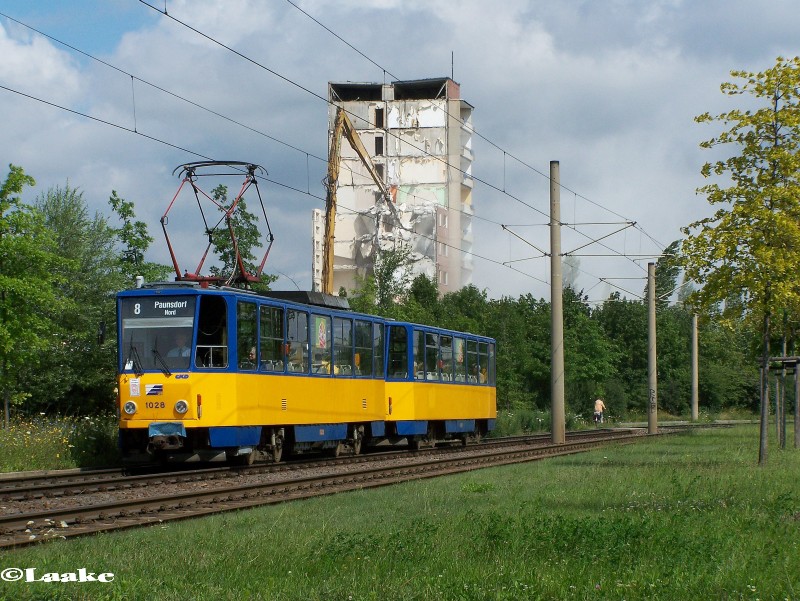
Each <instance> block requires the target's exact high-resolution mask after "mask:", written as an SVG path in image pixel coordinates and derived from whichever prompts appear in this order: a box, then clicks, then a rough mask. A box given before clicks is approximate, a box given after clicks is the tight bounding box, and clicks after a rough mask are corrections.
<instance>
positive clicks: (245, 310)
mask: <svg viewBox="0 0 800 601" xmlns="http://www.w3.org/2000/svg"><path fill="white" fill-rule="evenodd" d="M237 314H238V317H237V324H236V340H237V342H236V352H237V353H238V357H239V369H255V368H256V359H257V353H256V347H257V344H258V338H257V335H258V328H257V326H256V304H255V303H248V302H244V301H239V302H238V303H237Z"/></svg>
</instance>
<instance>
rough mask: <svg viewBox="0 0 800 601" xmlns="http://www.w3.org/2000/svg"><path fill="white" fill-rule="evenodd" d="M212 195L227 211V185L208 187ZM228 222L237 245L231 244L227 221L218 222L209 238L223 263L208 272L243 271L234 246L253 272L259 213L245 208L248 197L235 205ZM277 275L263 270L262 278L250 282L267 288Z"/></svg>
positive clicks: (228, 273)
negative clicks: (216, 227)
mask: <svg viewBox="0 0 800 601" xmlns="http://www.w3.org/2000/svg"><path fill="white" fill-rule="evenodd" d="M211 195H212V197H213V198H214V200H216V201H217V202H218V203H219V204H220V205H221V207H222V208H221V209H220V210H221V211H222V212H225V211H228V210H229V209H230V207H231V204H232V203H233V200H229V199H228V187H227V186H225V185H223V184H220V185H219V186H217V187H216V188H214V189H213V190H212V191H211ZM230 222H231V226H232V227H233V231H234V233H235V235H236V248H234V245H233V240H232V239H231V237H230V234H229V231H228V226H227V224H226V223H223V224H221V225H220V228H219V229H218V230H217V233H216V235H215V236H214V238H213V239H212V245H213V248H214V252H215V253H216V255H217V257H218V258H219V260H220V262H221V263H222V265H221V266H216V265H215V266H213V267H212V268H211V274H212V275H213V276H215V277H222V278H226V279H227V278H230V277H234V278H235V276H239V275H242V274H241V273H240V271H241V270H240V269H239V265H238V264H237V261H236V250H237V249H238V251H239V256H240V257H241V258H242V263H244V268H245V270H246V271H247V272H248V273H250V274H254V273H255V271H256V269H257V265H256V264H255V260H256V257H255V255H254V254H253V253H254V251H255V249H257V248H258V247H259V246H260V244H261V232H260V231H259V229H258V216H257V215H255V214H254V213H251V212H250V211H249V210H248V208H247V201H246V200H245V199H244V198H242V199H240V200H239V204H238V205H237V206H236V210H235V211H234V212H233V214H232V215H231V219H230ZM277 279H278V276H276V275H269V274H266V273H264V274H262V276H261V282H259V283H258V284H255V285H253V289H255V290H258V291H262V292H263V291H267V290H269V285H270V283H272V282H274V281H275V280H277Z"/></svg>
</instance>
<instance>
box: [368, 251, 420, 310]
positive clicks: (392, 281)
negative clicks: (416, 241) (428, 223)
mask: <svg viewBox="0 0 800 601" xmlns="http://www.w3.org/2000/svg"><path fill="white" fill-rule="evenodd" d="M410 256H411V250H410V248H409V247H408V246H406V245H404V244H402V243H400V244H399V245H397V246H395V247H394V248H387V249H381V250H379V251H378V254H377V256H376V257H375V265H374V272H373V275H374V278H375V287H376V290H375V302H376V303H377V305H378V309H379V311H383V312H384V313H383V314H384V315H389V312H390V311H391V309H392V307H393V305H394V304H395V303H396V302H397V301H398V300H400V299H404V298H405V295H406V292H407V291H408V287H409V283H410V279H411V273H410V270H409V268H408V267H409V265H410Z"/></svg>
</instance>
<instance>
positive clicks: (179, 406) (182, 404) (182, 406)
mask: <svg viewBox="0 0 800 601" xmlns="http://www.w3.org/2000/svg"><path fill="white" fill-rule="evenodd" d="M175 411H177V412H178V413H180V414H181V415H183V414H184V413H186V412H187V411H189V403H187V402H186V401H184V400H183V399H181V400H180V401H178V402H177V403H175Z"/></svg>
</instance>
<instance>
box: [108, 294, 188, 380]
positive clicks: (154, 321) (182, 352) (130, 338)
mask: <svg viewBox="0 0 800 601" xmlns="http://www.w3.org/2000/svg"><path fill="white" fill-rule="evenodd" d="M195 301H196V298H195V297H193V296H172V297H169V296H143V297H138V298H123V299H122V302H121V305H120V319H121V320H122V339H121V343H120V353H121V356H122V369H123V371H126V372H134V373H138V372H144V371H152V370H160V371H176V370H186V369H189V365H190V363H191V360H192V334H193V332H194V313H195V311H194V309H195Z"/></svg>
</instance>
